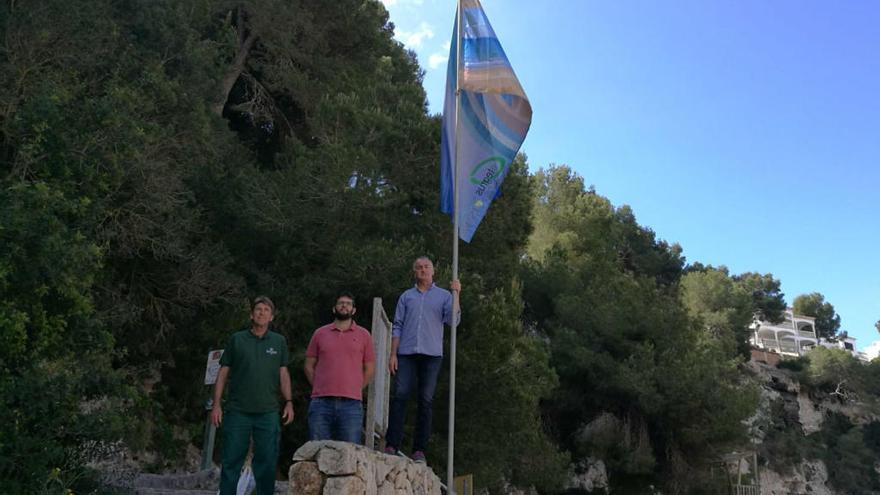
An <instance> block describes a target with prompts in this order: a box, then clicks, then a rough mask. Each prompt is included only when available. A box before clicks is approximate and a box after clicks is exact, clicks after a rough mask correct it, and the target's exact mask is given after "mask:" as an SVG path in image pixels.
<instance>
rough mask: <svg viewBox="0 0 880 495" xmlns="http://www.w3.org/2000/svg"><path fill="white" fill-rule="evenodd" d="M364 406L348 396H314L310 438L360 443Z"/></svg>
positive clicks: (311, 409)
mask: <svg viewBox="0 0 880 495" xmlns="http://www.w3.org/2000/svg"><path fill="white" fill-rule="evenodd" d="M363 425H364V407H363V405H362V403H361V401H359V400H355V399H349V398H347V397H312V400H311V402H310V403H309V440H340V441H343V442H351V443H356V444H360V443H361V433H362V432H363Z"/></svg>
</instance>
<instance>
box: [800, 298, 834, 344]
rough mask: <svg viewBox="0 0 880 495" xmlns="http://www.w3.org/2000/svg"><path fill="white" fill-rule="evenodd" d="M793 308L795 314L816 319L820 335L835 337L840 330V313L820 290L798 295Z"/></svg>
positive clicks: (817, 330)
mask: <svg viewBox="0 0 880 495" xmlns="http://www.w3.org/2000/svg"><path fill="white" fill-rule="evenodd" d="M792 309H793V310H794V312H795V314H799V315H804V316H812V317H813V318H815V319H816V334H817V335H818V336H819V337H824V338H833V337H834V336H836V335H837V331H838V330H840V315H838V314H837V313H836V312H835V311H834V306H832V305H831V303H829V302H826V301H825V296H823V295H822V294H820V293H818V292H812V293H810V294H801V295H799V296H797V297H796V298H794V303H792Z"/></svg>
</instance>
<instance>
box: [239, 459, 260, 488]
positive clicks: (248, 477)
mask: <svg viewBox="0 0 880 495" xmlns="http://www.w3.org/2000/svg"><path fill="white" fill-rule="evenodd" d="M256 489H257V480H255V479H254V472H253V471H252V470H251V466H250V463H248V465H246V466H245V467H244V469H242V470H241V477H240V478H238V488H237V489H236V490H235V495H251V494H252V493H254V491H256Z"/></svg>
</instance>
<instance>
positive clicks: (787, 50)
mask: <svg viewBox="0 0 880 495" xmlns="http://www.w3.org/2000/svg"><path fill="white" fill-rule="evenodd" d="M383 3H384V4H385V6H386V8H387V9H388V11H389V13H390V15H391V21H392V22H393V23H394V24H395V25H396V30H395V32H396V36H397V38H398V39H399V40H400V41H402V42H403V43H404V44H405V45H406V46H407V47H409V48H411V49H412V50H414V51H415V52H416V53H417V54H418V56H419V62H420V64H421V65H422V67H423V68H424V69H425V71H426V75H425V83H424V85H425V90H426V91H427V94H428V99H429V105H430V110H431V112H433V113H439V112H440V111H441V109H442V105H443V87H444V84H445V80H444V78H445V69H446V56H447V53H448V50H449V48H448V47H449V40H450V36H451V33H452V21H453V18H454V16H455V1H454V0H384V1H383ZM482 3H483V7H484V9H485V11H486V14H487V16H488V17H489V20H490V21H491V22H492V26H493V27H494V29H495V32H496V34H497V35H498V38H499V39H500V40H501V44H502V45H503V46H504V49H505V51H506V53H507V56H508V58H509V59H510V62H511V64H512V65H513V68H514V70H515V71H516V73H517V75H518V76H519V79H520V82H521V83H522V86H523V88H524V89H525V91H526V93H527V94H528V96H529V100H530V101H531V104H532V108H533V110H534V118H533V120H532V127H531V130H530V132H529V135H528V137H527V138H526V141H525V143H524V144H523V147H522V151H524V152H525V153H526V154H527V155H528V158H529V165H530V167H531V169H532V170H537V169H538V168H540V167H545V166H547V165H548V164H551V163H557V164H566V165H569V166H571V167H572V168H573V169H574V170H576V171H577V172H578V173H579V174H580V175H581V176H582V177H583V178H584V180H585V182H586V183H587V184H593V185H595V187H596V190H597V191H598V192H599V193H600V194H602V195H604V196H607V197H608V198H609V199H610V200H611V201H612V202H613V203H614V204H615V205H618V206H619V205H623V204H628V205H631V206H632V207H633V210H634V212H635V214H636V217H637V219H638V221H639V223H640V224H642V225H645V226H647V227H650V228H651V229H653V230H654V231H655V232H656V233H657V235H658V237H660V238H662V239H665V240H667V241H669V242H678V243H680V244H681V245H682V247H683V248H684V254H685V256H686V257H687V259H688V261H700V262H702V263H705V264H712V265H726V266H727V267H728V268H730V270H731V271H732V272H733V273H741V272H745V271H756V272H761V273H767V272H770V273H772V274H773V275H774V276H775V277H776V278H777V279H779V280H781V281H782V289H783V291H784V292H785V294H786V300H787V301H788V303H789V304H791V302H792V301H793V300H794V298H795V296H797V295H798V294H802V293H807V292H821V293H822V294H824V295H825V297H826V300H827V301H829V302H831V303H832V304H833V305H834V307H835V309H836V310H837V312H838V313H839V314H840V316H841V319H842V323H843V325H842V329H844V330H846V331H848V332H849V334H850V335H851V336H854V337H856V338H857V339H858V340H857V346H858V348H859V349H860V350H865V349H866V348H867V347H868V345H869V344H870V343H871V342H874V341H878V339H880V336H878V334H877V331H876V330H875V329H874V322H875V321H877V320H878V319H880V263H878V259H877V253H878V249H880V229H878V223H880V202H878V199H877V197H876V191H877V189H878V185H880V51H878V47H880V29H878V28H877V26H878V25H880V3H878V2H870V1H855V0H846V1H842V2H827V1H816V0H800V1H793V0H774V1H772V2H768V1H765V0H760V1H759V0H737V1H733V0H724V1H705V0H701V1H693V0H678V1H676V2H661V1H659V0H653V1H647V0H643V1H633V0H608V1H586V0H565V1H563V0H547V1H545V2H535V1H525V0H483V2H482ZM488 214H489V215H491V214H492V211H491V209H490V211H489V213H488ZM477 235H479V231H478V232H477ZM878 346H880V344H878Z"/></svg>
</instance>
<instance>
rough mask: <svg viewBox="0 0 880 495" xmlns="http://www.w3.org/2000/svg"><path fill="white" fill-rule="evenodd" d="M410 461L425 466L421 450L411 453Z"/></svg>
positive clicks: (423, 454)
mask: <svg viewBox="0 0 880 495" xmlns="http://www.w3.org/2000/svg"><path fill="white" fill-rule="evenodd" d="M412 460H413V461H415V462H418V463H419V464H425V453H424V452H422V451H421V450H417V451H415V452H413V454H412Z"/></svg>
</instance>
